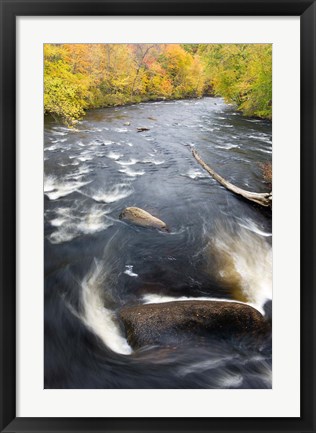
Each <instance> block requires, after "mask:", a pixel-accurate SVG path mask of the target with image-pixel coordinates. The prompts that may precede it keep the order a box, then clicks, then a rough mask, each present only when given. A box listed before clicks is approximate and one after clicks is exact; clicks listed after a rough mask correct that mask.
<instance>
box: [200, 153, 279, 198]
mask: <svg viewBox="0 0 316 433" xmlns="http://www.w3.org/2000/svg"><path fill="white" fill-rule="evenodd" d="M192 155H193V156H194V158H195V159H196V160H197V162H198V163H199V164H200V165H201V166H202V167H203V168H204V170H206V171H207V172H208V173H209V174H210V175H211V176H212V177H213V178H214V179H215V180H217V182H219V183H220V184H221V185H223V186H224V187H225V188H226V189H228V190H229V191H232V192H234V193H235V194H238V195H241V196H242V197H244V198H245V199H247V200H250V201H253V202H255V203H257V204H260V205H261V206H265V207H272V192H267V193H259V192H251V191H246V190H245V189H242V188H239V187H238V186H236V185H233V184H232V183H230V182H229V181H228V180H226V179H224V178H223V177H222V176H220V175H219V174H218V173H216V172H215V171H214V170H213V169H212V168H211V167H209V166H208V165H207V164H206V163H205V162H204V161H203V159H202V158H201V157H200V156H199V155H198V153H197V151H196V150H195V149H192Z"/></svg>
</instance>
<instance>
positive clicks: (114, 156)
mask: <svg viewBox="0 0 316 433" xmlns="http://www.w3.org/2000/svg"><path fill="white" fill-rule="evenodd" d="M106 156H107V157H108V158H110V159H114V161H117V160H118V159H120V158H122V156H123V155H122V154H121V153H115V152H112V151H111V152H109V153H108V154H107V155H106Z"/></svg>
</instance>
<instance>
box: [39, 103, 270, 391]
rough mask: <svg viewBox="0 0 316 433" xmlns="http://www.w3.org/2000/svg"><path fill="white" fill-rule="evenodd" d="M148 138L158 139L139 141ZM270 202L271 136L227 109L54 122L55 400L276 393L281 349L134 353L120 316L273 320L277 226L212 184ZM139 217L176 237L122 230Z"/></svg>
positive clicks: (50, 243)
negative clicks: (98, 393)
mask: <svg viewBox="0 0 316 433" xmlns="http://www.w3.org/2000/svg"><path fill="white" fill-rule="evenodd" d="M137 127H147V128H149V130H148V131H144V132H141V133H139V132H137ZM192 147H194V148H195V149H196V150H197V151H198V152H199V154H200V155H201V156H202V158H203V159H204V160H205V161H206V162H207V163H208V164H209V165H210V166H211V167H212V168H213V169H215V170H216V171H217V172H218V173H219V174H221V175H222V176H223V177H225V178H226V179H228V180H230V181H231V182H232V183H234V184H236V185H238V186H240V187H242V188H244V189H248V190H251V191H256V192H267V191H269V185H267V184H266V183H265V182H264V180H263V178H262V174H261V168H260V164H262V163H265V162H270V161H271V156H272V135H271V123H270V122H267V121H262V120H256V119H248V118H245V117H242V116H241V115H240V114H239V113H238V112H236V111H235V110H234V109H233V107H231V106H229V105H226V104H225V103H224V102H223V100H222V99H220V98H203V99H199V100H182V101H170V102H165V101H162V102H151V103H141V104H138V105H131V106H125V107H118V108H105V109H99V110H93V111H91V112H89V113H88V114H87V115H86V117H85V119H84V120H83V121H81V122H80V123H79V124H78V125H77V126H76V128H74V129H67V128H66V127H64V126H62V125H61V124H58V123H56V122H55V121H53V120H52V119H48V118H47V119H46V120H45V144H44V164H45V178H44V194H45V224H44V225H45V227H44V230H45V387H46V388H270V387H271V386H272V371H271V365H272V361H271V359H272V356H271V336H267V338H266V339H265V340H263V341H260V342H258V341H255V340H254V338H250V337H249V338H244V339H242V340H238V341H234V340H230V341H229V340H222V341H221V340H216V339H212V338H210V340H209V341H208V343H207V344H204V345H201V346H199V347H197V346H196V345H194V347H193V345H191V344H189V343H188V344H187V345H185V346H183V345H181V346H180V347H144V348H142V349H140V350H136V351H133V349H132V348H131V347H130V345H129V344H128V342H127V340H126V338H125V331H124V328H123V326H122V323H121V322H120V321H119V319H118V315H117V312H118V311H119V309H120V308H121V307H122V306H124V305H135V304H139V303H152V302H155V303H157V302H167V301H170V300H183V299H192V298H194V299H201V300H203V299H224V300H226V301H227V302H229V301H230V300H237V301H239V302H244V303H248V304H250V305H252V306H254V307H255V308H256V309H258V310H259V311H260V312H262V313H263V314H265V317H266V319H267V320H268V321H269V320H271V299H272V250H271V243H272V223H271V212H270V211H267V210H265V209H262V208H260V207H259V206H257V205H254V204H251V203H250V202H246V201H245V200H243V199H241V198H239V197H237V196H236V195H234V194H233V193H231V192H229V191H227V190H226V189H225V188H223V187H222V186H221V185H219V184H218V183H217V182H216V181H215V180H214V179H212V178H211V177H210V176H209V175H208V174H207V173H206V172H205V171H204V170H203V169H202V167H201V166H200V165H199V164H198V163H197V161H196V160H195V159H194V158H193V156H192V154H191V149H192ZM128 206H137V207H140V208H142V209H144V210H146V211H148V212H150V213H151V214H153V215H155V216H156V217H158V218H160V219H161V220H163V221H164V222H165V223H166V224H167V225H168V227H169V230H170V232H169V233H168V232H160V231H158V230H154V229H148V228H142V227H137V226H133V225H131V224H129V223H126V222H124V221H122V220H120V219H119V215H120V213H121V211H122V210H123V209H124V208H125V207H128Z"/></svg>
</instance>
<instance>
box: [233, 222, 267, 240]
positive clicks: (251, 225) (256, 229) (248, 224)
mask: <svg viewBox="0 0 316 433" xmlns="http://www.w3.org/2000/svg"><path fill="white" fill-rule="evenodd" d="M239 225H240V227H243V228H245V229H247V230H250V231H251V232H254V233H257V235H260V236H264V237H271V236H272V233H266V232H264V231H262V230H260V229H259V227H258V226H257V224H256V223H255V222H254V221H252V220H250V219H245V220H243V221H241V222H240V223H239Z"/></svg>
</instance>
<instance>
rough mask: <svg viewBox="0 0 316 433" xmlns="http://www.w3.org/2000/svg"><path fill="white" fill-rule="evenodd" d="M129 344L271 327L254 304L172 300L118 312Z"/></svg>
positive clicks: (164, 343) (252, 332)
mask: <svg viewBox="0 0 316 433" xmlns="http://www.w3.org/2000/svg"><path fill="white" fill-rule="evenodd" d="M119 315H120V318H121V320H122V322H123V324H124V326H125V330H126V335H127V340H128V342H129V344H130V345H131V346H132V347H133V348H134V349H138V348H141V347H143V346H153V345H159V346H168V345H178V344H181V343H185V342H188V341H191V340H192V338H193V339H194V338H195V339H196V337H198V338H202V339H203V341H205V338H207V337H208V336H210V337H216V338H230V337H237V338H238V337H242V336H247V335H251V336H255V337H256V338H257V337H259V336H260V335H265V334H266V333H267V332H268V331H269V329H270V327H269V324H268V323H267V322H266V321H265V319H264V317H263V316H262V315H261V313H259V311H257V310H256V309H255V308H253V307H251V306H249V305H246V304H241V303H237V302H233V301H232V302H225V301H195V300H192V301H172V302H165V303H159V304H141V305H136V306H132V307H123V308H122V309H121V310H120V312H119Z"/></svg>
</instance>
